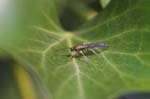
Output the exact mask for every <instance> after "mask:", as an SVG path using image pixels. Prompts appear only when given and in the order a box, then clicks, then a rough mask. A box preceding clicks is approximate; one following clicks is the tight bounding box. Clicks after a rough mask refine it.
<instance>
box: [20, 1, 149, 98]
mask: <svg viewBox="0 0 150 99" xmlns="http://www.w3.org/2000/svg"><path fill="white" fill-rule="evenodd" d="M49 1H50V0H49ZM51 2H52V0H51ZM149 5H150V1H149V0H112V1H111V2H110V4H109V5H108V6H107V7H106V8H105V9H104V11H103V12H101V14H99V15H98V16H97V17H96V18H94V19H93V20H90V21H89V22H87V23H85V24H84V25H82V26H80V28H79V29H78V30H76V31H74V32H68V31H65V30H63V29H62V28H61V27H60V25H59V22H58V17H55V16H54V15H53V14H55V13H56V12H55V11H54V10H55V9H56V8H55V6H57V5H55V6H53V8H50V10H51V11H54V12H50V11H46V10H44V12H45V14H43V13H41V16H46V17H42V18H41V19H43V20H45V21H43V22H42V24H40V22H39V23H38V24H35V23H34V22H33V23H32V24H31V23H30V24H29V27H30V28H29V29H28V31H29V33H30V34H31V35H30V37H28V38H27V39H26V42H27V44H24V45H22V47H21V46H20V47H21V49H20V51H19V53H18V57H20V59H21V60H24V61H25V62H27V63H29V64H31V68H33V70H34V71H36V73H37V75H38V76H39V78H40V80H41V82H42V85H43V86H44V87H45V89H46V90H47V91H48V95H49V97H52V99H113V98H114V97H118V96H119V95H121V94H123V93H127V92H134V91H147V90H149V89H150V85H149V83H150V79H149V77H150V46H149V42H150V39H149V37H150V26H149V24H150V19H149V18H150V13H149V12H150V6H149ZM39 12H40V11H39ZM50 13H52V14H50ZM55 15H56V16H57V14H55ZM52 16H54V17H52ZM53 18H54V19H55V18H56V19H55V20H54V19H53ZM46 20H47V21H46ZM47 23H49V26H48V25H47ZM70 24H71V23H70ZM56 39H58V40H56ZM83 42H85V43H93V42H104V43H106V44H108V45H109V48H107V49H105V50H103V49H102V50H101V51H96V53H97V54H92V55H87V56H81V55H79V57H75V58H73V59H69V57H68V55H70V51H68V50H67V49H62V48H68V47H72V46H74V45H77V44H82V43H83Z"/></svg>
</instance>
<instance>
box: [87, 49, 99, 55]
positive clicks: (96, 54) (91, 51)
mask: <svg viewBox="0 0 150 99" xmlns="http://www.w3.org/2000/svg"><path fill="white" fill-rule="evenodd" d="M89 50H90V51H91V52H92V53H94V54H95V55H96V56H98V54H97V53H96V51H94V50H93V49H89ZM98 57H99V56H98Z"/></svg>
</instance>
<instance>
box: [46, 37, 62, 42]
mask: <svg viewBox="0 0 150 99" xmlns="http://www.w3.org/2000/svg"><path fill="white" fill-rule="evenodd" d="M48 38H49V39H53V40H55V41H60V40H59V39H57V38H54V37H51V36H48Z"/></svg>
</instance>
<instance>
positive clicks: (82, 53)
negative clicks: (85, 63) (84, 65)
mask: <svg viewBox="0 0 150 99" xmlns="http://www.w3.org/2000/svg"><path fill="white" fill-rule="evenodd" d="M79 53H81V54H82V55H83V57H84V58H85V60H88V59H87V57H86V56H85V54H84V52H83V51H79Z"/></svg>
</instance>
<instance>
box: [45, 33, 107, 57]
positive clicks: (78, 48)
mask: <svg viewBox="0 0 150 99" xmlns="http://www.w3.org/2000/svg"><path fill="white" fill-rule="evenodd" d="M48 38H52V39H54V40H57V41H59V40H58V39H57V38H53V37H50V36H49V37H48ZM106 47H108V45H107V44H106V43H90V44H81V45H75V46H73V47H71V48H62V49H70V51H71V55H70V58H73V57H74V56H75V55H73V52H76V53H78V54H82V55H84V56H85V53H86V52H87V51H91V52H92V53H94V54H96V52H95V49H97V48H106ZM62 49H61V50H62ZM59 50H60V49H59Z"/></svg>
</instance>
